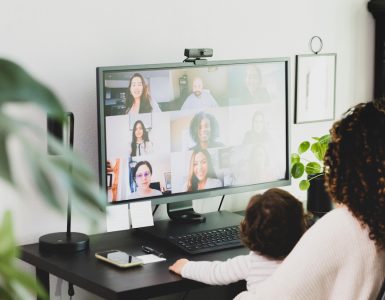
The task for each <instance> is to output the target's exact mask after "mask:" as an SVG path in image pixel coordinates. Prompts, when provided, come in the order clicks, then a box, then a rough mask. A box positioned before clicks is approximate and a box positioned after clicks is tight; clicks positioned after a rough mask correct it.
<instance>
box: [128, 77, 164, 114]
mask: <svg viewBox="0 0 385 300" xmlns="http://www.w3.org/2000/svg"><path fill="white" fill-rule="evenodd" d="M151 112H160V108H159V106H158V103H156V102H155V101H153V100H152V98H151V95H150V92H149V90H148V86H147V84H146V81H145V80H144V78H143V76H142V75H141V74H139V73H135V74H134V75H132V77H131V79H130V82H129V84H128V98H127V111H126V113H130V114H138V113H139V114H142V113H151Z"/></svg>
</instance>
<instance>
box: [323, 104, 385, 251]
mask: <svg viewBox="0 0 385 300" xmlns="http://www.w3.org/2000/svg"><path fill="white" fill-rule="evenodd" d="M330 133H331V142H330V144H329V147H328V150H327V152H326V155H325V168H326V174H325V187H326V190H327V191H328V193H329V195H330V197H331V199H333V201H334V202H336V203H342V204H345V205H346V206H347V207H348V209H349V210H350V211H351V212H352V214H353V215H354V216H355V217H356V218H357V219H358V220H359V222H360V223H361V224H362V225H363V226H367V227H368V228H369V238H370V239H371V240H373V241H374V242H375V244H376V246H377V247H378V248H380V249H385V197H384V195H385V99H380V100H376V101H373V102H368V103H360V104H358V105H356V106H354V107H353V108H351V109H350V110H348V111H347V112H346V113H345V115H344V117H343V118H342V120H340V121H337V122H336V123H334V125H333V127H332V129H331V130H330Z"/></svg>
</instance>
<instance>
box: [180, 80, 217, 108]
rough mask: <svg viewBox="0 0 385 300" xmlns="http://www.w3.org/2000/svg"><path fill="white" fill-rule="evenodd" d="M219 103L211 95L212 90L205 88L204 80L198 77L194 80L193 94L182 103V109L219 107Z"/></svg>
mask: <svg viewBox="0 0 385 300" xmlns="http://www.w3.org/2000/svg"><path fill="white" fill-rule="evenodd" d="M217 106H218V103H217V101H215V99H214V97H213V96H212V95H211V93H210V91H208V90H205V89H203V80H202V78H200V77H196V78H194V80H193V86H192V94H191V95H190V96H188V97H187V99H186V100H185V102H184V103H183V105H182V108H181V110H184V109H199V108H210V107H217Z"/></svg>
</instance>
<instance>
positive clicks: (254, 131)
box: [243, 111, 270, 144]
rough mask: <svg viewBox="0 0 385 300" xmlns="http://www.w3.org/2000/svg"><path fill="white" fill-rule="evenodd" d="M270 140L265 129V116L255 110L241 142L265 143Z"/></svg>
mask: <svg viewBox="0 0 385 300" xmlns="http://www.w3.org/2000/svg"><path fill="white" fill-rule="evenodd" d="M269 141H270V134H269V133H268V131H267V130H266V122H265V116H264V114H263V113H261V112H260V111H256V112H255V113H254V115H253V119H252V122H251V130H249V131H247V132H246V134H245V136H244V138H243V144H255V143H267V142H269Z"/></svg>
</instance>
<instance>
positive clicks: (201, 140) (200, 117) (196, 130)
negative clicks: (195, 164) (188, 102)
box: [190, 111, 224, 150]
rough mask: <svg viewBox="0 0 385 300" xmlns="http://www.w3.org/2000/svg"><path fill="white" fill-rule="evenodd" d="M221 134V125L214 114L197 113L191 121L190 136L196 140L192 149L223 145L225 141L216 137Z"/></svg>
mask: <svg viewBox="0 0 385 300" xmlns="http://www.w3.org/2000/svg"><path fill="white" fill-rule="evenodd" d="M218 135H219V125H218V122H217V120H216V119H215V118H214V116H212V115H210V114H208V113H205V112H203V111H202V112H199V113H197V114H196V115H195V116H194V117H193V119H192V120H191V123H190V136H191V138H192V139H193V141H194V142H195V144H196V145H195V146H194V147H192V148H190V150H197V149H207V148H214V147H223V146H224V145H223V143H221V142H217V141H216V140H215V139H216V138H217V137H218Z"/></svg>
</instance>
